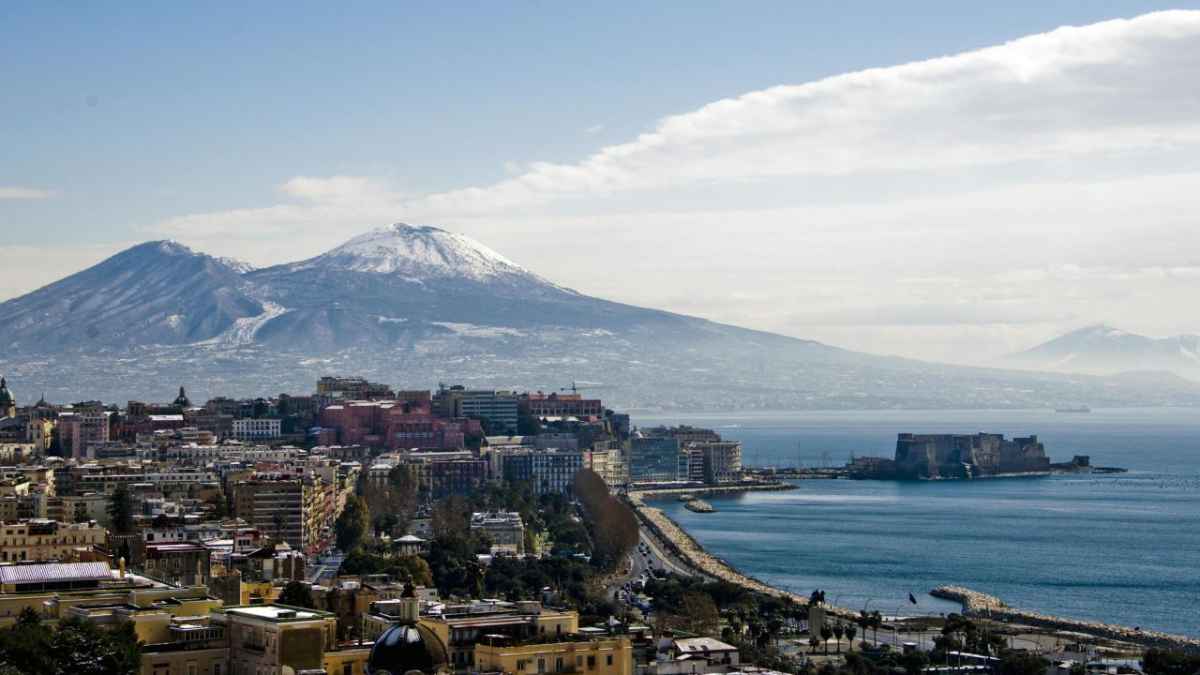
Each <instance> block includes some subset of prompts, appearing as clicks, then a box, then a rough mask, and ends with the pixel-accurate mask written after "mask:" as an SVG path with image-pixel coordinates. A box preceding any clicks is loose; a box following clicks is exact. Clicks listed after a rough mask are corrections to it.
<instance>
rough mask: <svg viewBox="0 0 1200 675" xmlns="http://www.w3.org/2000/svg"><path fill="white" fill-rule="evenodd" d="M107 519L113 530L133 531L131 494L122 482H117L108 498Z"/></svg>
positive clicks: (119, 532) (120, 532)
mask: <svg viewBox="0 0 1200 675" xmlns="http://www.w3.org/2000/svg"><path fill="white" fill-rule="evenodd" d="M108 519H109V523H110V525H111V526H112V529H113V532H115V533H117V534H129V533H130V532H133V496H132V495H130V494H129V488H128V487H126V485H125V484H124V483H120V484H118V485H117V488H116V489H115V490H113V493H112V494H111V495H110V496H109V498H108Z"/></svg>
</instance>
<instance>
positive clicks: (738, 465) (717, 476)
mask: <svg viewBox="0 0 1200 675" xmlns="http://www.w3.org/2000/svg"><path fill="white" fill-rule="evenodd" d="M688 449H689V450H699V451H700V454H701V458H702V460H703V465H704V471H703V474H702V475H703V480H704V482H705V483H732V482H736V481H739V480H741V479H742V444H741V443H739V442H737V441H710V442H704V443H693V444H691V445H689V446H688Z"/></svg>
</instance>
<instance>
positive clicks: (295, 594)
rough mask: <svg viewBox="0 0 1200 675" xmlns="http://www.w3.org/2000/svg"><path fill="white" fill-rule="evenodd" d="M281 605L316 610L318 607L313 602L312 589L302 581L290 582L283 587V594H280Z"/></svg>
mask: <svg viewBox="0 0 1200 675" xmlns="http://www.w3.org/2000/svg"><path fill="white" fill-rule="evenodd" d="M279 604H281V605H291V606H293V607H307V608H309V609H313V608H315V607H316V606H317V605H316V603H315V602H313V596H312V589H311V588H309V586H308V584H306V583H303V582H300V581H289V582H288V583H287V585H286V586H284V587H283V592H282V593H280V594H279Z"/></svg>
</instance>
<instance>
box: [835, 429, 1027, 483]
mask: <svg viewBox="0 0 1200 675" xmlns="http://www.w3.org/2000/svg"><path fill="white" fill-rule="evenodd" d="M850 471H851V475H852V476H853V477H855V478H900V479H939V478H980V477H987V476H998V475H1006V474H1028V473H1048V472H1050V471H1051V465H1050V459H1049V458H1048V457H1047V456H1046V448H1045V446H1044V445H1042V443H1041V442H1040V441H1038V438H1037V436H1027V437H1024V438H1022V437H1017V438H1013V439H1012V440H1008V439H1006V438H1005V437H1004V435H1003V434H982V433H980V434H971V435H967V434H900V435H899V437H898V438H897V439H896V457H895V459H891V460H889V459H885V458H882V457H860V458H858V459H856V460H854V462H853V463H852V464H851V466H850Z"/></svg>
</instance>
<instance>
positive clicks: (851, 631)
mask: <svg viewBox="0 0 1200 675" xmlns="http://www.w3.org/2000/svg"><path fill="white" fill-rule="evenodd" d="M857 634H858V628H857V627H855V625H854V624H852V623H848V624H846V640H847V641H849V642H850V651H854V636H855V635H857Z"/></svg>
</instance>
